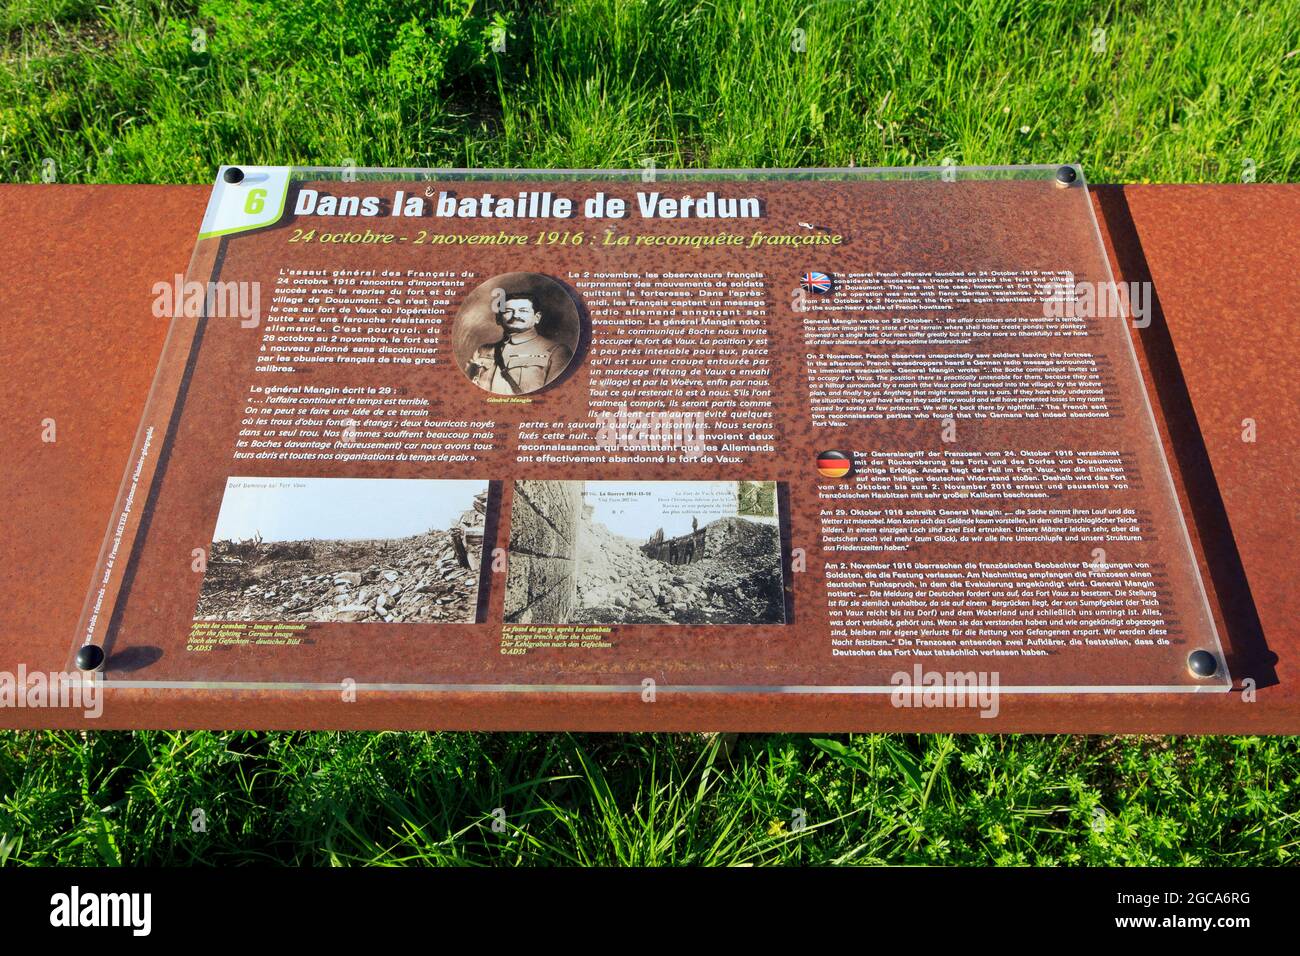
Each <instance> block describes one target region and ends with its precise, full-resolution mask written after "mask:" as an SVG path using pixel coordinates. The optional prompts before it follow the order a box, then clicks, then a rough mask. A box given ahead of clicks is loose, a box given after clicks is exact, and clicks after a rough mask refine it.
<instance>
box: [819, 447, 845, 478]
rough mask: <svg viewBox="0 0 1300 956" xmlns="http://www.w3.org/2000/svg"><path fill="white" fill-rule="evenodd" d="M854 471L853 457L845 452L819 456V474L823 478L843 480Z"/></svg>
mask: <svg viewBox="0 0 1300 956" xmlns="http://www.w3.org/2000/svg"><path fill="white" fill-rule="evenodd" d="M852 470H853V456H852V455H850V454H849V453H848V452H844V451H824V452H821V453H820V454H818V456H817V473H818V474H819V475H821V476H822V477H823V478H843V477H844V476H845V475H847V474H848V473H849V472H851V471H852Z"/></svg>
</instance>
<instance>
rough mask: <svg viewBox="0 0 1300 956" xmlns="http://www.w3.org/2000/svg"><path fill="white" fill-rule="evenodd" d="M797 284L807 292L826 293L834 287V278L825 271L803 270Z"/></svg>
mask: <svg viewBox="0 0 1300 956" xmlns="http://www.w3.org/2000/svg"><path fill="white" fill-rule="evenodd" d="M799 284H800V285H801V286H803V287H804V288H805V289H807V290H808V291H809V292H816V293H817V294H818V295H826V294H827V293H828V292H830V291H831V289H833V288H834V287H835V280H834V279H832V278H831V277H830V275H829V274H828V273H825V272H805V273H804V274H803V275H801V276H800V277H799Z"/></svg>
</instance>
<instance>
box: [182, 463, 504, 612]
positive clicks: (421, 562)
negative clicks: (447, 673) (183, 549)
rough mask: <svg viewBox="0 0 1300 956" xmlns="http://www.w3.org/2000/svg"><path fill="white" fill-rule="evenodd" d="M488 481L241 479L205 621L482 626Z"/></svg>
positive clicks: (205, 596)
mask: <svg viewBox="0 0 1300 956" xmlns="http://www.w3.org/2000/svg"><path fill="white" fill-rule="evenodd" d="M487 500H488V482H487V481H455V480H426V479H408V478H230V479H228V480H227V482H226V491H225V495H224V497H223V499H222V502H221V511H220V513H219V515H218V517H217V527H216V531H215V532H214V533H213V536H212V549H211V552H210V553H209V556H208V559H207V571H206V572H205V574H204V577H203V587H202V590H201V591H200V593H199V603H198V608H197V610H196V611H195V618H196V619H198V620H204V621H345V622H373V623H386V624H403V623H422V624H452V623H472V622H473V621H474V619H475V613H476V608H477V603H478V582H479V568H480V566H481V563H482V557H483V533H484V527H485V524H486V516H487Z"/></svg>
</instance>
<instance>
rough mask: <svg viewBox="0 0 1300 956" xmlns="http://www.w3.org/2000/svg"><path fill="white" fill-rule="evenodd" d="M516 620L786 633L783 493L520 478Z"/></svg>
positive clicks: (509, 591) (511, 611)
mask: <svg viewBox="0 0 1300 956" xmlns="http://www.w3.org/2000/svg"><path fill="white" fill-rule="evenodd" d="M505 617H506V620H507V621H509V622H513V623H524V624H527V623H533V624H748V625H755V624H784V623H785V590H784V576H783V572H782V560H781V531H780V526H779V516H778V507H777V496H776V484H775V482H770V481H630V482H619V481H586V482H583V481H516V482H515V484H514V493H513V497H512V499H511V510H510V561H509V570H508V573H507V576H506V597H505Z"/></svg>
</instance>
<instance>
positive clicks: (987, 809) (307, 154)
mask: <svg viewBox="0 0 1300 956" xmlns="http://www.w3.org/2000/svg"><path fill="white" fill-rule="evenodd" d="M196 31H199V32H197V33H196ZM796 31H802V33H799V32H796ZM501 37H504V44H505V49H504V50H494V49H493V46H494V44H493V40H494V38H497V39H500V38H501ZM0 42H2V44H3V53H4V55H3V66H2V67H0V180H3V181H7V182H40V181H42V180H43V179H44V180H46V181H48V180H51V179H53V180H55V181H59V182H96V183H104V182H193V183H206V182H210V181H211V179H212V176H213V172H214V170H215V168H216V167H217V166H218V165H219V164H222V163H228V162H232V163H233V162H239V163H267V164H284V163H294V164H318V165H339V164H343V163H346V162H348V161H352V162H355V163H357V164H359V165H363V166H366V165H370V166H517V167H524V166H530V167H548V166H562V167H573V166H577V167H634V168H635V167H641V166H643V165H644V164H645V163H646V162H647V161H653V162H654V163H655V164H656V165H657V166H659V167H660V168H666V167H676V166H697V167H702V166H708V167H733V166H795V165H807V166H839V165H849V164H856V165H860V166H890V165H912V164H929V165H938V164H940V163H942V162H943V161H944V160H950V161H952V162H955V163H957V164H961V165H978V164H985V163H1030V162H1033V163H1045V162H1057V161H1067V160H1068V161H1079V162H1082V163H1083V164H1084V167H1085V169H1086V170H1087V172H1088V175H1089V177H1090V178H1091V179H1092V180H1094V181H1113V182H1134V181H1157V182H1236V181H1241V180H1243V179H1250V178H1252V177H1253V178H1254V179H1255V180H1257V181H1261V182H1262V181H1276V182H1284V181H1293V180H1295V179H1296V173H1297V166H1298V164H1300V133H1298V132H1297V123H1296V119H1297V103H1298V102H1300V96H1298V95H1297V93H1298V91H1297V82H1296V70H1297V65H1298V63H1300V56H1297V48H1300V18H1297V17H1296V16H1295V7H1294V5H1293V4H1287V3H1284V2H1280V0H1270V2H1263V3H1256V4H1251V5H1248V6H1243V7H1241V8H1240V9H1237V8H1234V7H1233V6H1232V5H1230V4H1224V3H1221V2H1213V0H1203V2H1198V0H1188V2H1182V3H1179V2H1139V3H1122V4H1121V3H1077V2H1076V3H1064V2H1062V3H1048V2H1033V0H1030V2H1011V0H974V2H970V3H964V4H954V3H951V2H940V0H889V2H882V3H872V2H850V0H827V2H821V3H812V4H800V3H774V2H756V0H735V2H716V3H704V2H669V0H664V2H646V0H640V2H637V0H567V2H565V0H554V2H549V3H537V4H519V3H496V4H483V3H478V4H468V3H463V2H462V3H454V2H445V0H444V2H435V3H415V2H409V0H346V2H345V0H277V2H275V3H266V4H262V3H253V2H248V0H201V2H198V3H168V2H142V0H137V2H116V3H102V4H97V3H93V2H87V0H10V2H6V3H3V4H2V5H0ZM496 45H497V46H500V44H499V43H497V44H496ZM1298 792H1300V745H1298V744H1297V741H1296V740H1295V739H1294V738H1263V739H1261V738H1254V737H1249V738H1213V737H1203V738H1150V737H1125V738H1089V737H1034V736H1008V737H988V736H974V735H971V736H949V735H925V736H917V735H877V734H857V735H849V736H844V735H839V736H834V737H827V738H811V737H805V736H791V735H755V736H745V737H742V738H741V739H740V741H739V742H738V744H737V745H736V748H735V750H734V752H733V753H732V754H731V755H730V756H726V755H724V754H723V753H721V752H720V749H719V742H718V741H717V740H712V741H710V740H706V739H704V738H701V737H698V736H695V735H686V734H682V735H668V734H658V735H648V734H620V735H570V734H397V733H385V734H353V733H346V734H327V733H292V734H263V733H227V734H212V733H143V732H142V733H108V732H104V733H98V732H92V733H89V734H87V735H84V736H83V735H80V734H75V733H40V734H20V733H12V732H4V733H0V863H9V864H14V863H119V862H120V863H126V864H140V863H191V862H195V863H197V862H203V863H226V864H229V863H249V862H277V863H308V864H325V863H350V862H376V863H401V862H429V863H444V862H446V863H469V864H486V863H500V864H534V863H544V862H552V863H639V864H650V863H767V862H801V863H828V862H853V863H881V862H888V863H898V862H909V863H996V864H1025V863H1033V864H1106V863H1170V864H1283V863H1291V862H1294V861H1295V859H1296V854H1297V846H1298V844H1300V799H1298V798H1297V794H1298ZM498 808H500V812H499V813H496V814H494V811H497V809H498ZM494 823H495V824H496V826H495V827H494Z"/></svg>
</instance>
